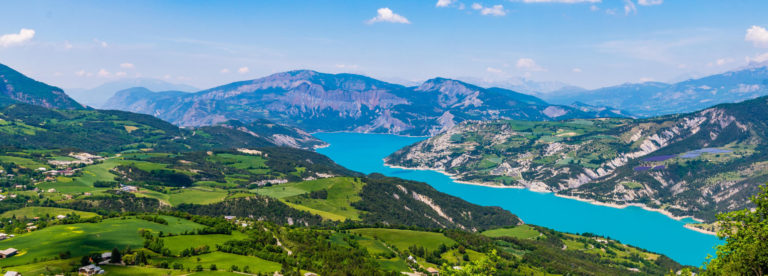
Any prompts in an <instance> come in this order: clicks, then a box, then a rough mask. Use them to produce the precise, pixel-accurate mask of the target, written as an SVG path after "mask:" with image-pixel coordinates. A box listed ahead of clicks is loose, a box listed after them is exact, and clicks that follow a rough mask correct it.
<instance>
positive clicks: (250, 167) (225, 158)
mask: <svg viewBox="0 0 768 276" xmlns="http://www.w3.org/2000/svg"><path fill="white" fill-rule="evenodd" d="M209 159H211V160H212V161H214V162H217V163H221V164H224V165H227V166H229V167H233V168H236V169H241V170H247V171H249V172H251V173H253V174H266V173H268V172H269V166H267V160H266V159H264V157H261V156H258V155H238V154H229V153H220V154H216V155H215V156H212V157H210V158H209Z"/></svg>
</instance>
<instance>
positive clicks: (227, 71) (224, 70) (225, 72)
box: [219, 68, 229, 74]
mask: <svg viewBox="0 0 768 276" xmlns="http://www.w3.org/2000/svg"><path fill="white" fill-rule="evenodd" d="M219 73H222V74H229V69H227V68H224V69H221V71H219Z"/></svg>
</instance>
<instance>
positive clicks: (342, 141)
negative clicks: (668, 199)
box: [315, 133, 720, 266]
mask: <svg viewBox="0 0 768 276" xmlns="http://www.w3.org/2000/svg"><path fill="white" fill-rule="evenodd" d="M315 136H316V137H318V138H320V139H322V140H324V141H326V142H328V143H330V146H329V147H327V148H322V149H318V150H317V152H319V153H321V154H324V155H326V156H328V157H330V158H331V159H333V160H334V161H336V162H337V163H338V164H340V165H342V166H344V167H347V168H349V169H352V170H355V171H359V172H363V173H366V174H367V173H373V172H378V173H382V174H385V175H388V176H395V177H400V178H404V179H410V180H416V181H422V182H426V183H429V184H430V185H432V187H434V188H435V189H437V190H439V191H441V192H444V193H447V194H450V195H453V196H457V197H460V198H462V199H464V200H466V201H469V202H472V203H475V204H479V205H486V206H500V207H502V208H504V209H506V210H509V211H510V212H512V213H514V214H516V215H518V216H519V217H520V218H521V219H522V220H523V221H525V222H526V223H530V224H536V225H540V226H544V227H549V228H552V229H555V230H559V231H564V232H571V233H584V232H591V233H595V234H599V235H605V236H608V237H610V238H613V239H616V240H619V241H621V242H623V243H626V244H631V245H634V246H638V247H641V248H645V249H647V250H650V251H653V252H658V253H662V254H665V255H667V256H669V257H670V258H672V259H674V260H676V261H678V262H680V263H681V264H686V265H694V266H700V265H701V264H702V263H703V262H704V261H705V258H706V256H707V254H712V255H714V252H715V250H714V246H715V245H717V244H719V243H720V241H719V240H718V239H717V237H715V236H712V235H706V234H702V233H699V232H696V231H692V230H688V229H686V228H684V227H683V225H684V224H685V223H688V222H692V220H689V219H685V220H682V221H677V220H674V219H671V218H669V217H667V216H664V215H662V214H660V213H658V212H651V211H646V210H643V209H642V208H638V207H627V208H623V209H618V208H611V207H606V206H599V205H594V204H589V203H586V202H582V201H578V200H572V199H566V198H561V197H556V196H554V195H553V194H551V193H539V192H533V191H529V190H525V189H509V188H491V187H483V186H476V185H466V184H459V183H456V182H454V181H453V180H451V178H450V177H448V176H446V175H444V174H441V173H438V172H434V171H421V170H405V169H395V168H390V167H387V166H384V161H383V160H382V159H383V158H384V157H386V156H387V155H389V154H390V153H392V152H395V151H396V150H398V149H400V148H402V147H404V146H406V145H409V144H412V143H415V142H418V141H420V140H422V139H425V138H419V137H402V136H396V135H386V134H359V133H318V134H315Z"/></svg>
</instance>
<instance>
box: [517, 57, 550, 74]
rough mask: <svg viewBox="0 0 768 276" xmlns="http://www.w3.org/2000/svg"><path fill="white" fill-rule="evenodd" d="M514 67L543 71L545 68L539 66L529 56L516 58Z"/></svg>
mask: <svg viewBox="0 0 768 276" xmlns="http://www.w3.org/2000/svg"><path fill="white" fill-rule="evenodd" d="M515 67H517V68H518V69H521V70H525V71H529V72H531V71H545V69H544V68H543V67H541V66H539V65H538V64H537V63H536V61H535V60H533V59H531V58H521V59H518V60H517V63H516V64H515Z"/></svg>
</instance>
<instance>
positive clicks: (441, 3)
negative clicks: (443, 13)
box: [435, 0, 456, 8]
mask: <svg viewBox="0 0 768 276" xmlns="http://www.w3.org/2000/svg"><path fill="white" fill-rule="evenodd" d="M454 2H456V0H437V3H436V4H435V7H440V8H445V7H448V6H450V5H451V4H453V3H454Z"/></svg>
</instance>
